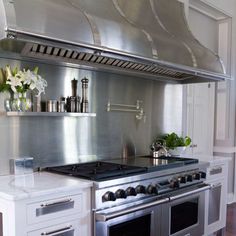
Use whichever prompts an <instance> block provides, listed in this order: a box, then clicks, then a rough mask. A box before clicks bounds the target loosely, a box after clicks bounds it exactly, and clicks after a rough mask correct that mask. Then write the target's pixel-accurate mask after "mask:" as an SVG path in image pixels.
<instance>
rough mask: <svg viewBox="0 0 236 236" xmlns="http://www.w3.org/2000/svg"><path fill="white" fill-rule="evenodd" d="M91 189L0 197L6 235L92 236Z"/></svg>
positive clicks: (4, 233)
mask: <svg viewBox="0 0 236 236" xmlns="http://www.w3.org/2000/svg"><path fill="white" fill-rule="evenodd" d="M90 191H91V190H90V188H84V189H80V188H79V186H78V190H73V191H68V193H65V192H63V193H59V192H55V193H54V194H50V195H45V196H40V197H35V198H34V197H31V198H27V199H23V200H15V201H10V200H5V199H1V198H0V209H1V211H2V214H3V235H4V236H42V235H53V236H62V235H63V236H91V235H92V213H91V193H90Z"/></svg>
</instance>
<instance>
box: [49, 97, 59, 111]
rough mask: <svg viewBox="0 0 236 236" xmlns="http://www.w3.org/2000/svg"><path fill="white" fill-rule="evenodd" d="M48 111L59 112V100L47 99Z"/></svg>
mask: <svg viewBox="0 0 236 236" xmlns="http://www.w3.org/2000/svg"><path fill="white" fill-rule="evenodd" d="M47 112H57V100H48V101H47Z"/></svg>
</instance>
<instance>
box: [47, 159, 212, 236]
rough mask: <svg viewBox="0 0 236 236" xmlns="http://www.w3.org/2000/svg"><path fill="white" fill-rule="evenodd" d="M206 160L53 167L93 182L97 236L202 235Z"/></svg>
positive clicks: (146, 160) (56, 170) (149, 160)
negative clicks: (202, 161) (203, 161)
mask: <svg viewBox="0 0 236 236" xmlns="http://www.w3.org/2000/svg"><path fill="white" fill-rule="evenodd" d="M206 168H207V164H206V163H199V162H198V160H196V159H189V158H174V157H159V158H152V157H135V158H128V159H117V160H114V159H113V160H110V161H103V162H90V163H84V164H75V165H66V166H59V167H51V168H48V170H49V171H53V172H57V173H62V174H69V175H73V176H77V177H82V178H87V179H91V180H94V186H93V193H92V206H93V212H94V235H95V236H168V235H172V236H179V235H181V236H182V235H183V236H200V235H203V233H204V209H205V193H206V191H207V190H208V189H209V186H208V185H206V184H204V180H205V177H206V174H205V173H206V172H205V171H206Z"/></svg>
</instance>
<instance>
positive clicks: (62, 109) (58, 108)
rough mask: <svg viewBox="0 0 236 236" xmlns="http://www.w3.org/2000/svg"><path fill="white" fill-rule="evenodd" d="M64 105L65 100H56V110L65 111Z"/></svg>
mask: <svg viewBox="0 0 236 236" xmlns="http://www.w3.org/2000/svg"><path fill="white" fill-rule="evenodd" d="M65 107H66V102H65V101H58V102H57V111H58V112H65V111H66V109H65Z"/></svg>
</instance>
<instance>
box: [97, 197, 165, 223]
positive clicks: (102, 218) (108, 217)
mask: <svg viewBox="0 0 236 236" xmlns="http://www.w3.org/2000/svg"><path fill="white" fill-rule="evenodd" d="M166 202H169V198H162V199H159V200H157V201H154V202H149V203H144V204H141V205H137V206H134V207H130V208H127V209H124V210H121V211H116V212H112V213H107V214H106V213H96V214H95V219H96V221H101V222H105V221H108V220H111V219H114V218H116V217H119V216H123V215H127V214H129V213H133V212H136V211H140V210H144V209H146V208H149V207H154V206H157V205H160V204H162V203H166Z"/></svg>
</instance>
